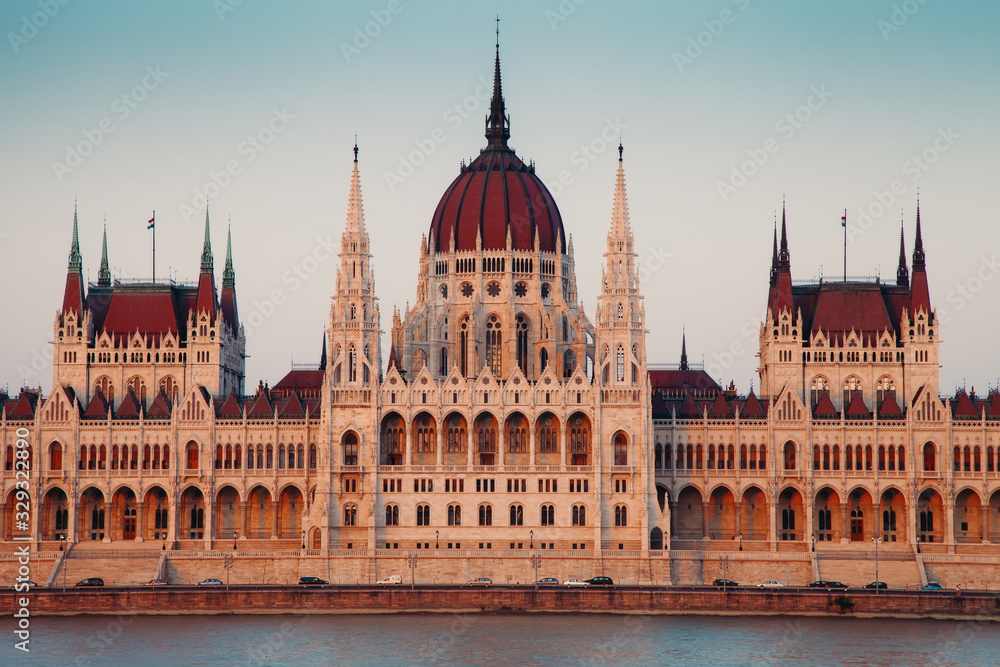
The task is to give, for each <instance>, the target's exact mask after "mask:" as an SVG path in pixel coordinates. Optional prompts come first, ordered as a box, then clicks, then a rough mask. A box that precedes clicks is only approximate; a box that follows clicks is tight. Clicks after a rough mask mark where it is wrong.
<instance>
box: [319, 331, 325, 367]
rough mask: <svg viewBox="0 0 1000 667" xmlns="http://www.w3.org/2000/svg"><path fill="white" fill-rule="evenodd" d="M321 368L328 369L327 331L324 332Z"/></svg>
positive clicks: (320, 360) (320, 356)
mask: <svg viewBox="0 0 1000 667" xmlns="http://www.w3.org/2000/svg"><path fill="white" fill-rule="evenodd" d="M319 369H320V370H321V371H325V370H326V333H324V334H323V351H322V352H321V353H320V355H319Z"/></svg>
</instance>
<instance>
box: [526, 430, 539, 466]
mask: <svg viewBox="0 0 1000 667" xmlns="http://www.w3.org/2000/svg"><path fill="white" fill-rule="evenodd" d="M537 430H538V424H537V423H536V424H535V425H534V426H531V425H529V426H528V465H530V466H531V467H532V469H534V467H535V432H536V431H537Z"/></svg>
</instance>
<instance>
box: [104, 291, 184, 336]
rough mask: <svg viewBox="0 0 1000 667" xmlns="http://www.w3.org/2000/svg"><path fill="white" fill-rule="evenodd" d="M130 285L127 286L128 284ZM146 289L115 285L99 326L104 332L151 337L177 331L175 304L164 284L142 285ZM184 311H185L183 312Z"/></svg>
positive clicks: (176, 332)
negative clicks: (137, 333) (148, 335)
mask: <svg viewBox="0 0 1000 667" xmlns="http://www.w3.org/2000/svg"><path fill="white" fill-rule="evenodd" d="M129 287H131V286H129ZM136 287H138V286H136ZM143 287H147V288H148V289H131V288H125V289H123V288H122V286H119V287H116V288H115V291H114V293H113V295H112V296H111V302H110V305H109V306H108V309H107V316H106V317H105V318H104V322H103V325H102V326H101V329H103V330H106V331H107V332H108V333H110V334H112V336H114V334H121V335H125V336H128V335H131V334H133V333H135V332H136V331H138V332H139V333H140V334H151V335H153V336H154V344H156V343H158V341H156V340H155V339H156V338H157V337H159V336H162V335H163V334H165V333H167V332H168V331H172V332H174V335H179V334H180V333H181V327H180V326H178V309H179V308H178V306H179V304H178V303H177V301H176V300H175V298H174V297H175V295H174V294H172V290H171V289H170V287H169V286H168V285H164V286H162V287H154V286H143ZM185 314H186V313H185Z"/></svg>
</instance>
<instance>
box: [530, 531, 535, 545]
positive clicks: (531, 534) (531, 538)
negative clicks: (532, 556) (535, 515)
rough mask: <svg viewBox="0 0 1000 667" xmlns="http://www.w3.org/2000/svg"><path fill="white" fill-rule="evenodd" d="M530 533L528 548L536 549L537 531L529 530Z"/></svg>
mask: <svg viewBox="0 0 1000 667" xmlns="http://www.w3.org/2000/svg"><path fill="white" fill-rule="evenodd" d="M528 535H529V542H528V548H529V549H534V548H535V531H533V530H529V531H528Z"/></svg>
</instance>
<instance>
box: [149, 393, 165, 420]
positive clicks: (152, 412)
mask: <svg viewBox="0 0 1000 667" xmlns="http://www.w3.org/2000/svg"><path fill="white" fill-rule="evenodd" d="M146 417H148V418H151V419H170V399H169V398H167V394H166V393H165V392H163V391H161V392H160V393H159V394H157V395H156V398H155V399H153V404H152V405H150V406H149V412H147V413H146Z"/></svg>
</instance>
